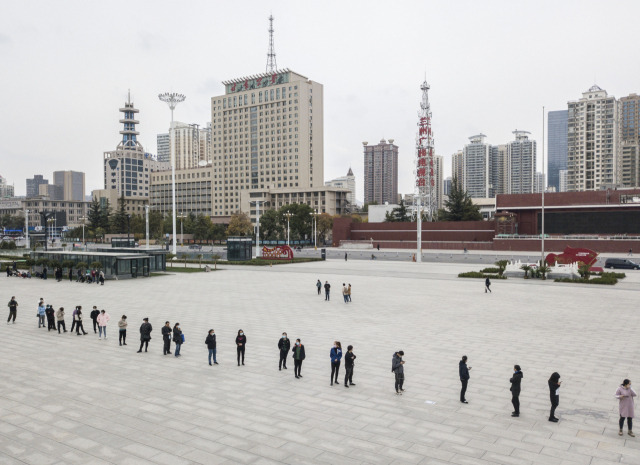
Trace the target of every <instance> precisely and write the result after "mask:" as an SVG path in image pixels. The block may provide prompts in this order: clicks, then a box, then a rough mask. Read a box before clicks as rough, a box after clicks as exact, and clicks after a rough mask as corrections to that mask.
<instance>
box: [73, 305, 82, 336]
mask: <svg viewBox="0 0 640 465" xmlns="http://www.w3.org/2000/svg"><path fill="white" fill-rule="evenodd" d="M78 310H82V307H81V306H80V305H76V308H75V309H74V310H73V312H72V313H71V333H73V330H74V329H75V327H76V313H78Z"/></svg>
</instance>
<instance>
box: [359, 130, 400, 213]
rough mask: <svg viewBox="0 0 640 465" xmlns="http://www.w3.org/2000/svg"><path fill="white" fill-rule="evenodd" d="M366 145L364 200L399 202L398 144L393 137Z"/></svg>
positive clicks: (381, 202) (365, 143) (380, 202)
mask: <svg viewBox="0 0 640 465" xmlns="http://www.w3.org/2000/svg"><path fill="white" fill-rule="evenodd" d="M362 145H363V147H364V202H365V203H372V202H377V203H378V205H384V203H385V202H389V203H392V204H395V203H397V202H398V146H397V145H394V143H393V139H389V141H388V142H387V141H386V140H384V139H382V140H381V141H380V143H379V144H377V145H369V144H368V142H363V143H362Z"/></svg>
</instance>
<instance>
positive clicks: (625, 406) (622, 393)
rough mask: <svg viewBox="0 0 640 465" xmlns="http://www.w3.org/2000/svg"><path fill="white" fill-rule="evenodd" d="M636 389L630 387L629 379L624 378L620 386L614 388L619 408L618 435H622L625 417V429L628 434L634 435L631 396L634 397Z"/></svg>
mask: <svg viewBox="0 0 640 465" xmlns="http://www.w3.org/2000/svg"><path fill="white" fill-rule="evenodd" d="M636 396H637V394H636V391H634V390H633V389H631V381H629V380H628V379H625V380H624V381H622V384H621V385H620V387H619V388H618V389H617V390H616V398H618V400H619V401H620V404H619V409H620V422H619V424H620V431H618V435H619V436H622V428H623V427H624V419H625V418H626V419H627V429H628V430H629V431H628V433H627V434H628V435H629V436H631V437H635V434H633V417H634V413H635V412H634V406H633V398H634V397H636Z"/></svg>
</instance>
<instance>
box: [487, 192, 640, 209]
mask: <svg viewBox="0 0 640 465" xmlns="http://www.w3.org/2000/svg"><path fill="white" fill-rule="evenodd" d="M630 194H635V195H640V189H627V190H619V191H618V190H609V191H583V192H550V193H546V194H544V204H545V206H548V207H553V206H567V207H571V206H575V205H602V206H607V205H619V204H620V196H621V195H630ZM541 201H542V194H500V195H498V196H496V209H497V210H498V211H501V210H508V209H509V208H510V207H540V205H541Z"/></svg>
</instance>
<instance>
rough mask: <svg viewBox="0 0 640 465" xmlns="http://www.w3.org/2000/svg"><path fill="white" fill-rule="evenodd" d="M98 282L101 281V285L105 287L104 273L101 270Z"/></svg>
mask: <svg viewBox="0 0 640 465" xmlns="http://www.w3.org/2000/svg"><path fill="white" fill-rule="evenodd" d="M98 280H99V281H100V285H101V286H104V271H102V270H100V272H99V273H98Z"/></svg>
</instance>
